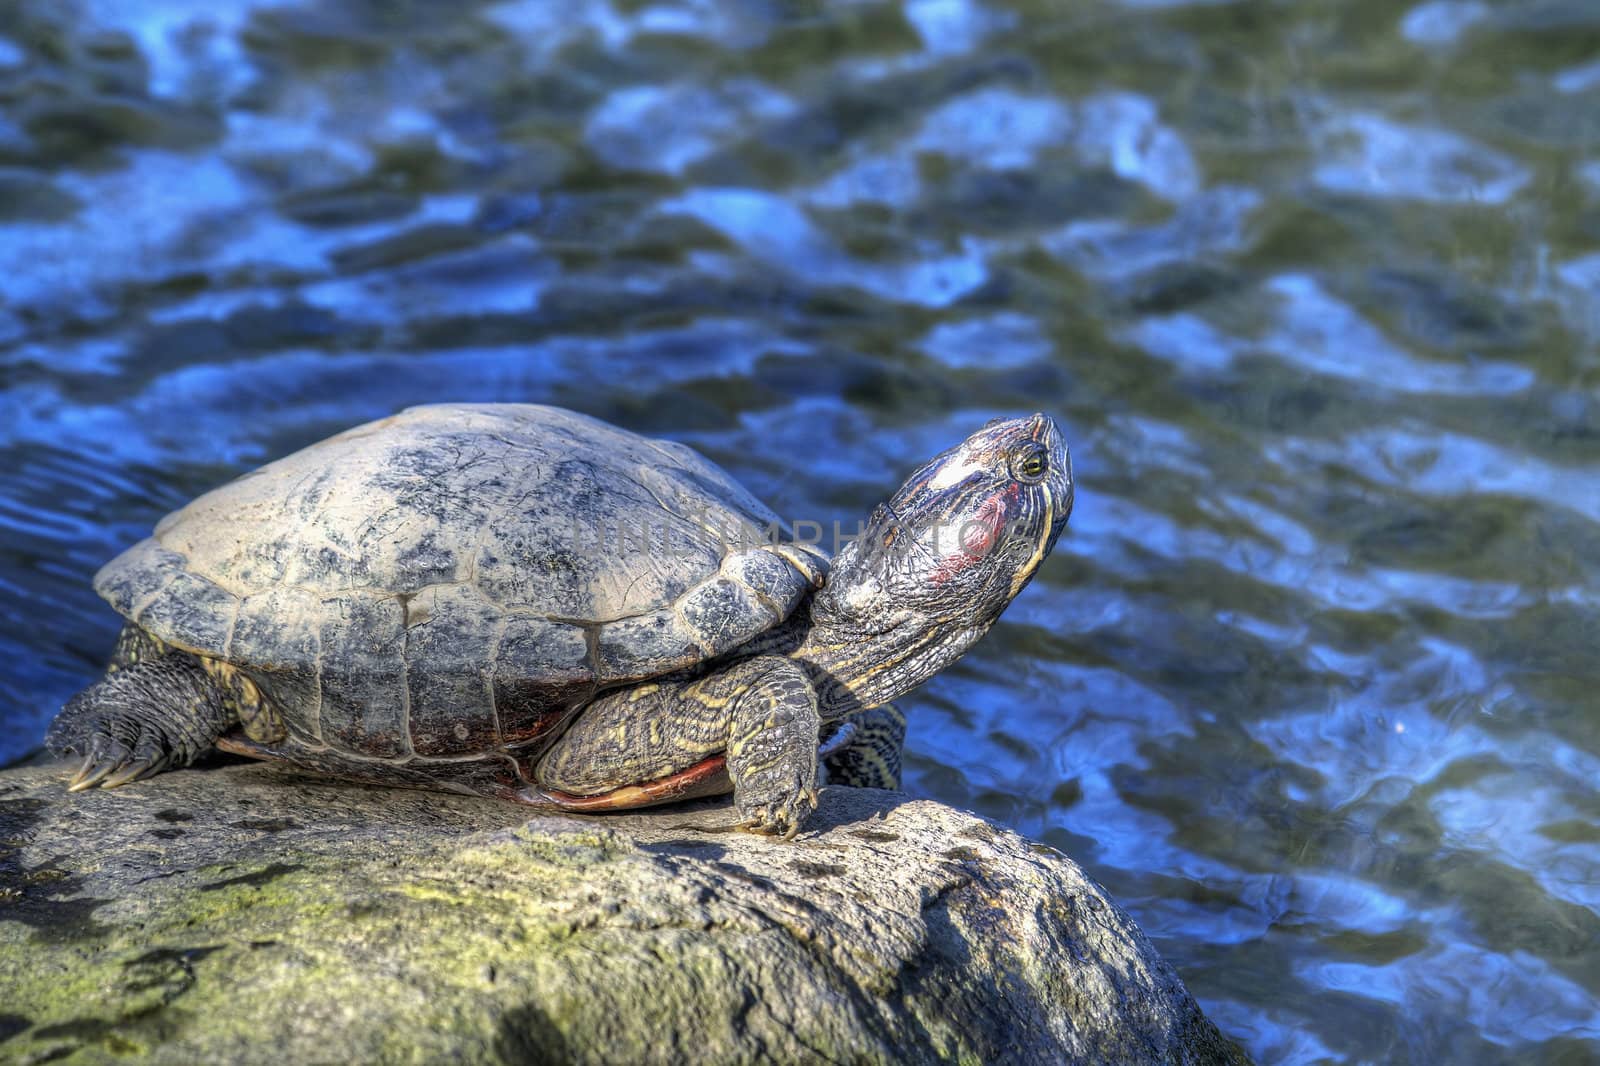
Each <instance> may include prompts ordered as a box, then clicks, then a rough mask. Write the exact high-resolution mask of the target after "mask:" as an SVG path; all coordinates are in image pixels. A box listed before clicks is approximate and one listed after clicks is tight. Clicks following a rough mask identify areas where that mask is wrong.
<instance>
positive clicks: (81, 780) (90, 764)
mask: <svg viewBox="0 0 1600 1066" xmlns="http://www.w3.org/2000/svg"><path fill="white" fill-rule="evenodd" d="M120 765H121V763H119V762H117V761H116V760H114V759H111V760H107V761H105V762H100V761H99V760H98V759H97V757H96V756H94V755H90V756H89V757H88V758H86V759H84V760H83V765H82V766H80V767H78V772H77V773H75V774H73V775H72V780H71V781H69V782H67V791H68V792H86V791H88V790H89V789H91V788H94V787H95V786H96V785H98V784H99V783H100V782H101V781H103V780H105V779H106V778H107V777H108V776H110V774H111V772H112V771H114V770H115V769H116V768H117V767H118V766H120Z"/></svg>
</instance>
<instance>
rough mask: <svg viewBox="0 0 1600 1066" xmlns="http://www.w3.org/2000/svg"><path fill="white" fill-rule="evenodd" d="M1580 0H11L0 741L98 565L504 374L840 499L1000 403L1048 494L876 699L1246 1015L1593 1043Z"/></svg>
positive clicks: (1212, 996) (1216, 995) (1391, 1043)
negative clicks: (1015, 554)
mask: <svg viewBox="0 0 1600 1066" xmlns="http://www.w3.org/2000/svg"><path fill="white" fill-rule="evenodd" d="M1597 341H1600V7H1597V6H1596V5H1595V4H1593V3H1592V2H1589V0H1566V2H1554V0H1551V2H1544V0H1525V2H1521V3H1499V4H1497V3H1487V2H1480V0H1428V2H1423V3H1420V4H1413V5H1411V6H1406V5H1404V4H1398V5H1396V4H1388V3H1378V2H1375V0H1358V2H1343V3H1331V2H1327V0H1285V2H1281V3H1273V4H1268V3H1259V2H1246V0H1238V2H1233V3H1228V2H1212V3H1182V2H1161V0H1140V2H1132V0H1130V2H1125V3H1107V2H1087V0H1086V2H1084V3H1075V4H1070V5H1069V4H1063V3H1042V2H1033V3H1029V2H1024V0H1018V2H1015V3H1003V2H1000V0H982V2H980V0H907V2H905V3H903V4H886V3H870V2H850V3H844V2H840V3H834V4H827V5H824V4H821V3H816V4H812V3H800V4H777V3H765V2H762V0H750V2H745V0H729V2H725V3H710V2H696V0H681V2H678V0H662V2H660V3H652V2H628V3H623V2H620V0H619V2H616V3H610V4H608V3H603V2H596V3H585V4H581V5H578V4H568V3H556V2H538V0H514V2H510V3H499V4H479V3H452V4H444V3H428V2H413V3H407V4H384V3H377V2H356V0H337V2H336V0H325V2H318V3H314V4H313V3H305V4H294V3H289V2H274V0H253V2H248V3H238V4H233V5H227V4H219V3H216V2H215V0H206V2H202V0H75V2H64V0H12V2H11V3H9V4H5V5H3V6H0V626H3V628H0V759H6V758H12V757H18V756H21V755H24V754H26V753H27V752H28V751H30V750H31V749H33V748H34V747H36V745H37V744H38V742H39V739H40V736H41V734H42V731H43V727H44V725H45V723H46V722H47V720H48V719H49V717H50V715H51V714H53V713H54V710H55V709H56V707H58V706H59V704H60V703H61V701H62V700H63V699H65V698H66V697H67V696H69V695H70V694H71V693H72V692H73V691H75V690H76V689H77V688H79V687H81V686H82V685H84V684H86V683H87V682H88V681H90V680H91V679H92V678H93V677H94V676H95V674H96V673H97V672H98V669H99V667H100V664H101V663H102V661H103V659H104V657H105V655H106V654H107V652H108V650H109V648H110V644H111V641H112V640H113V638H114V635H115V631H116V629H117V620H116V618H115V617H114V616H113V615H112V613H111V612H110V611H109V609H107V608H106V607H105V606H104V605H103V604H101V603H100V602H99V601H98V600H97V599H96V598H95V596H94V595H93V593H92V591H91V590H90V577H91V575H92V574H93V572H94V570H95V569H96V568H97V567H98V566H99V565H100V564H101V563H102V562H103V561H105V560H106V559H107V558H109V557H110V556H112V555H114V554H115V553H116V552H117V551H118V550H120V549H121V548H123V547H125V546H127V545H128V544H130V543H132V542H133V541H135V540H137V539H139V538H140V537H142V536H144V535H145V534H146V532H147V531H148V530H149V528H150V527H151V526H152V525H153V524H154V522H155V521H156V520H157V519H158V518H159V517H160V516H161V515H162V514H164V513H166V512H167V511H169V510H172V509H173V508H175V507H177V506H180V505H181V504H182V503H183V502H185V501H186V500H187V499H189V498H191V497H192V496H194V495H196V494H197V493H199V492H201V491H203V490H205V489H206V488H208V487H211V486H213V485H216V484H218V483H220V482H222V481H224V480H226V479H228V478H230V477H232V476H235V475H237V474H239V473H241V472H243V471H245V470H248V469H250V468H251V467H253V466H255V465H257V464H259V463H261V462H263V461H266V460H268V459H270V458H273V457H275V456H278V455H282V454H284V453H286V452H288V451H290V450H293V449H294V448H296V447H299V446H302V445H304V444H308V443H310V442H312V441H314V440H317V439H320V438H322V437H324V436H327V435H328V434H330V433H333V432H335V431H337V430H339V429H341V428H344V427H346V426H349V425H352V424H355V423H358V422H361V421H364V420H367V419H370V418H373V417H377V416H380V415H383V414H387V413H389V412H392V411H394V410H396V409H397V408H400V407H403V406H406V405H408V404H412V403H418V402H425V401H430V400H439V399H453V400H527V401H540V402H553V403H559V404H564V405H567V406H570V407H574V408H577V409H580V410H584V411H587V412H590V413H593V414H596V415H599V416H601V417H603V418H607V419H610V420H612V421H615V422H617V423H619V424H622V425H626V426H628V427H630V428H633V429H636V430H639V431H642V432H648V433H652V434H657V435H662V436H668V437H672V438H676V439H679V440H683V441H686V442H688V443H690V444H692V445H694V446H695V447H697V448H699V449H701V450H703V451H704V452H705V453H706V454H708V455H710V456H712V457H713V458H714V459H715V460H716V461H717V462H719V463H721V464H722V465H723V466H725V467H727V468H728V469H730V470H731V471H733V472H734V473H735V474H736V475H737V476H739V477H740V478H741V479H742V480H744V481H745V483H746V484H748V485H749V486H750V487H751V488H752V489H754V490H755V491H756V492H757V493H758V494H759V495H761V496H762V497H763V498H764V499H765V500H766V501H767V502H768V503H769V504H771V505H772V506H773V507H774V508H775V509H777V510H778V511H779V512H780V513H781V514H783V515H785V516H786V517H791V518H815V519H818V520H822V521H824V522H827V521H832V520H834V519H839V520H841V521H843V522H845V523H846V524H847V525H848V524H853V522H854V521H855V520H856V519H858V518H860V517H862V516H864V515H865V514H866V513H867V511H868V509H869V508H870V507H871V506H872V505H873V504H874V503H876V502H877V501H878V500H879V499H881V498H882V497H883V495H884V494H885V493H886V492H888V491H889V490H891V489H892V488H893V487H894V486H895V485H896V484H897V483H898V481H899V479H900V478H901V476H903V475H904V474H905V473H906V472H907V471H908V470H909V469H910V468H911V467H913V466H915V465H916V464H917V463H918V462H920V461H921V460H922V459H924V458H926V457H927V456H928V455H931V454H932V453H933V452H935V451H937V450H939V449H940V448H943V447H945V446H947V445H948V444H949V443H951V442H953V441H955V440H957V439H959V438H960V437H962V436H964V435H965V434H966V433H968V432H970V431H971V430H972V429H973V428H974V427H976V426H978V425H980V424H982V423H983V422H984V421H986V420H987V419H989V418H990V417H993V416H995V415H999V414H1014V413H1018V412H1030V411H1033V410H1038V409H1044V410H1047V411H1049V412H1050V413H1051V414H1052V415H1054V416H1055V417H1056V418H1057V420H1058V421H1059V422H1060V424H1061V425H1062V428H1063V429H1064V431H1065V432H1066V434H1067V436H1068V438H1069V440H1070V441H1071V442H1072V447H1073V455H1074V462H1075V465H1076V468H1077V474H1078V481H1079V490H1078V506H1077V511H1076V514H1075V515H1074V518H1073V522H1072V526H1071V528H1070V530H1069V532H1068V534H1067V536H1066V537H1065V538H1063V540H1062V542H1061V544H1060V545H1059V547H1058V548H1057V549H1056V556H1055V558H1053V559H1052V560H1051V562H1050V563H1049V564H1048V565H1047V566H1046V567H1045V569H1044V571H1043V573H1042V574H1041V576H1040V578H1039V579H1038V580H1037V581H1036V582H1035V583H1034V585H1033V586H1032V587H1031V588H1030V589H1029V590H1028V591H1027V592H1026V593H1025V594H1024V596H1023V597H1022V598H1021V599H1020V600H1019V601H1018V602H1017V603H1016V605H1015V606H1014V607H1013V608H1012V609H1011V611H1010V612H1009V613H1008V614H1007V615H1006V617H1005V619H1004V620H1003V621H1002V623H1001V624H1000V626H999V627H997V629H996V630H995V631H994V632H993V633H992V634H991V635H990V637H989V638H988V639H986V641H985V642H984V643H983V644H981V645H980V646H979V647H978V648H977V649H976V650H975V651H974V652H973V653H972V654H971V655H970V656H969V657H968V658H967V659H965V660H964V661H963V662H962V663H960V664H958V666H956V667H955V668H952V669H951V670H949V671H947V672H945V673H944V674H943V675H941V676H940V677H938V678H936V679H935V680H934V681H933V682H931V683H930V684H929V685H928V686H926V687H925V688H924V689H923V690H922V691H921V692H919V693H918V694H917V695H915V696H913V697H912V698H911V699H909V700H908V701H907V702H906V706H907V709H908V711H909V712H910V714H911V718H912V735H911V740H910V752H909V769H910V773H909V781H908V783H909V786H910V788H911V789H912V790H913V791H915V792H918V793H920V794H924V795H929V796H934V797H937V798H939V799H942V800H945V801H948V802H950V803H954V804H957V805H960V806H963V807H968V808H972V809H975V810H977V811H979V812H981V813H983V814H985V815H987V816H989V817H992V818H995V819H998V820H999V821H1002V822H1004V823H1006V824H1009V825H1011V826H1014V827H1016V828H1017V829H1019V830H1021V831H1023V832H1025V833H1027V834H1030V835H1032V836H1034V837H1037V838H1039V839H1042V840H1044V841H1046V842H1048V843H1051V844H1053V845H1055V846H1057V847H1060V848H1061V849H1063V850H1064V851H1066V852H1068V853H1069V854H1071V855H1072V856H1073V857H1074V858H1076V859H1077V860H1078V861H1079V862H1081V863H1083V864H1084V865H1085V866H1086V867H1087V868H1088V869H1089V870H1090V871H1091V872H1092V873H1093V874H1094V875H1095V876H1096V877H1097V878H1099V879H1100V880H1101V881H1103V882H1104V883H1105V884H1106V886H1107V887H1108V888H1109V889H1110V890H1111V891H1112V893H1113V894H1114V895H1115V896H1116V897H1117V898H1119V899H1120V900H1121V901H1122V902H1123V903H1124V904H1125V905H1126V906H1128V908H1129V909H1130V910H1131V911H1132V912H1133V913H1134V915H1135V916H1136V917H1137V918H1138V920H1139V921H1140V922H1141V924H1142V925H1143V926H1144V928H1145V929H1146V930H1147V931H1148V932H1149V933H1150V934H1151V935H1152V937H1153V938H1154V939H1155V940H1156V942H1157V945H1158V946H1159V948H1160V950H1161V951H1162V952H1163V953H1164V954H1165V955H1166V956H1167V957H1168V958H1169V959H1171V960H1172V961H1173V962H1174V963H1175V964H1176V965H1177V967H1178V968H1179V970H1180V972H1181V973H1182V975H1183V977H1184V979H1185V981H1186V982H1187V983H1188V985H1189V987H1190V988H1191V989H1192V990H1193V991H1194V992H1195V993H1196V995H1197V996H1198V997H1199V998H1200V999H1201V1001H1202V1003H1203V1005H1204V1006H1205V1008H1206V1010H1207V1011H1208V1012H1209V1013H1210V1014H1211V1015H1212V1017H1213V1018H1215V1019H1216V1020H1217V1022H1218V1023H1219V1024H1220V1025H1221V1026H1222V1027H1223V1029H1224V1030H1225V1031H1227V1032H1228V1033H1229V1034H1230V1035H1232V1036H1233V1037H1235V1038H1236V1039H1237V1040H1239V1041H1240V1042H1241V1043H1242V1044H1243V1045H1244V1046H1246V1047H1247V1048H1248V1049H1249V1050H1250V1051H1251V1053H1252V1054H1253V1055H1255V1056H1256V1057H1257V1058H1259V1059H1260V1060H1261V1061H1263V1062H1274V1063H1276V1062H1287V1063H1322V1062H1341V1063H1342V1062H1349V1063H1358V1062H1399V1063H1406V1062H1410V1063H1422V1064H1433V1063H1444V1062H1449V1063H1478V1062H1484V1063H1500V1062H1504V1063H1529V1062H1569V1063H1577V1062H1586V1061H1594V1060H1595V1059H1597V1058H1600V800H1597V797H1596V792H1595V788H1594V782H1595V781H1596V780H1597V779H1600V715H1597V711H1600V697H1597V695H1596V693H1597V692H1600V655H1597V654H1596V648H1597V645H1600V583H1597V576H1600V393H1597V389H1600V344H1597Z"/></svg>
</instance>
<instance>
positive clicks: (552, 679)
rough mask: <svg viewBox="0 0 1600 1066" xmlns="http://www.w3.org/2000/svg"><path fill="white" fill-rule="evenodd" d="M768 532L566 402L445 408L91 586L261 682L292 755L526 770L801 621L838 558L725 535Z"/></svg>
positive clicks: (243, 501)
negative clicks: (573, 734)
mask: <svg viewBox="0 0 1600 1066" xmlns="http://www.w3.org/2000/svg"><path fill="white" fill-rule="evenodd" d="M776 521H777V520H776V518H775V516H774V515H773V514H772V512H771V511H769V510H768V509H767V508H766V507H765V506H764V505H762V504H761V503H760V502H759V501H757V500H756V499H755V498H754V497H753V496H751V495H750V494H749V492H747V491H746V490H745V489H744V488H742V487H741V486H740V485H739V484H738V483H736V482H735V481H734V480H733V479H732V478H731V477H730V476H729V475H728V474H726V473H725V472H724V471H722V470H721V469H719V468H718V467H716V466H715V465H714V464H712V463H710V462H709V461H707V460H706V459H704V458H703V457H701V456H700V455H698V454H697V453H695V452H694V451H693V450H691V449H690V448H688V447H685V446H684V445H681V444H676V443H672V442H664V441H656V440H650V439H647V438H645V437H641V436H638V435H636V434H633V433H629V432H626V431H624V430H620V429H617V428H616V427H613V426H610V425H607V424H605V423H604V422H600V421H598V420H596V419H593V418H589V417H587V416H584V415H580V414H576V413H574V412H571V411H565V410H562V409H560V408H555V407H545V406H536V405H528V404H438V405H429V406H424V407H413V408H410V409H408V410H406V411H403V412H401V413H400V414H397V415H394V416H393V417H390V418H386V419H383V420H381V421H378V422H373V423H370V424H368V425H364V426H359V427H357V428H355V429H351V430H349V431H347V432H344V433H341V434H339V435H338V436H336V437H332V438H330V439H328V440H326V441H323V442H321V443H319V444H315V445H312V446H311V447H309V448H306V449H304V450H302V451H300V452H297V453H295V454H293V455H290V456H288V457H286V458H284V459H280V460H278V461H276V462H273V463H270V464H268V465H266V466H264V467H262V468H260V469H259V470H256V471H254V472H252V473H249V474H246V475H244V476H243V477H240V478H239V479H237V480H235V481H233V482H231V483H229V484H227V485H224V486H222V487H221V488H219V489H216V490H214V491H212V492H209V493H207V494H205V495H204V496H201V497H199V498H198V499H196V500H195V501H193V502H192V503H190V504H189V505H188V506H186V507H184V508H183V509H181V510H179V511H176V512H174V513H173V514H171V515H168V516H167V517H166V518H165V519H163V520H162V521H161V523H160V524H159V525H157V527H156V530H155V534H154V536H152V537H151V538H149V539H148V540H145V541H142V542H141V543H139V544H136V545H135V546H133V547H132V548H130V549H129V550H128V551H126V552H124V553H123V554H122V555H120V556H118V557H117V558H116V559H114V560H112V562H110V563H109V564H107V565H106V566H105V567H104V568H103V569H102V570H101V571H100V573H99V574H98V575H97V576H96V578H95V588H96V590H97V591H98V592H99V593H100V594H101V595H102V596H103V597H105V599H106V600H107V601H109V602H110V604H111V605H112V606H113V607H114V608H116V609H117V611H118V612H119V613H121V614H122V615H124V616H125V617H127V618H128V619H129V620H131V621H132V622H134V623H136V624H137V625H139V626H141V627H143V628H144V629H146V630H148V631H149V632H150V633H152V634H153V635H155V636H156V637H158V638H160V639H161V640H163V641H165V642H167V643H168V644H171V645H174V646H176V647H178V648H181V649H184V650H187V651H190V652H193V653H195V654H198V655H201V656H204V657H207V658H209V659H213V660H216V661H219V662H223V663H227V664H231V665H233V666H235V667H237V668H239V669H240V670H242V671H243V672H244V673H245V674H246V675H248V676H249V677H250V678H251V679H252V680H254V681H255V682H256V684H257V686H258V687H259V688H261V689H262V691H264V692H265V693H266V694H267V696H268V697H270V698H271V700H272V702H273V703H274V704H275V705H276V707H277V709H278V710H279V713H280V714H281V715H282V717H283V720H284V727H285V729H286V731H287V736H286V738H285V743H284V745H283V749H284V751H285V752H286V753H287V752H305V751H307V750H311V749H318V750H322V751H324V752H326V753H327V754H328V755H330V756H333V757H335V758H338V757H340V756H341V755H343V754H348V755H351V756H355V757H357V758H361V759H380V760H407V759H410V758H412V757H421V758H443V759H462V758H468V757H471V756H475V755H477V756H482V755H488V754H491V753H494V752H496V751H514V752H517V753H519V754H524V755H525V754H529V753H530V749H533V750H538V749H542V747H543V746H545V745H547V744H548V742H549V741H551V740H553V739H554V737H555V736H556V735H557V732H558V730H559V728H560V727H561V725H562V724H563V723H564V722H565V721H566V720H567V718H568V717H569V716H570V715H571V714H572V713H573V712H574V711H575V710H577V709H578V708H580V707H581V706H582V705H583V704H584V703H586V702H587V701H588V700H589V699H591V698H592V696H593V695H594V693H595V692H596V691H598V690H600V689H602V688H607V687H614V686H618V685H623V684H629V683H632V682H636V681H639V680H642V679H644V678H648V677H651V676H655V675H658V674H662V673H666V672H669V671H673V670H678V669H682V668H685V667H688V666H692V665H694V664H696V663H699V662H701V661H702V660H704V659H706V658H709V657H712V656H715V655H719V654H722V653H723V652H725V651H728V650H729V649H731V648H734V647H737V646H738V645H740V644H742V643H744V642H745V641H746V640H748V639H750V638H751V637H753V636H755V635H756V634H757V633H760V632H762V631H763V630H765V629H767V628H769V627H771V626H772V625H774V624H776V623H777V622H778V621H780V620H782V619H783V618H784V617H786V616H787V615H788V614H789V613H790V612H791V611H793V610H794V608H795V607H796V605H797V604H799V602H800V601H801V600H802V599H803V598H804V597H805V596H806V595H807V594H808V593H809V591H810V590H811V589H812V588H813V587H815V585H816V584H817V583H818V582H820V580H821V578H822V575H823V573H824V571H825V568H826V560H825V558H824V557H822V556H821V555H820V554H818V553H815V552H813V551H811V550H810V549H805V548H801V547H798V546H793V545H780V544H773V543H771V542H769V541H767V540H765V539H764V538H756V539H755V540H752V539H751V538H749V537H748V536H745V537H742V538H741V537H739V536H736V535H735V534H736V532H737V531H740V530H743V531H744V532H745V533H748V531H749V530H751V529H757V530H764V529H768V528H771V526H772V524H773V523H775V522H776ZM269 753H270V752H269ZM287 757H291V758H293V757H294V756H293V755H292V754H291V755H288V756H287Z"/></svg>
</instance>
